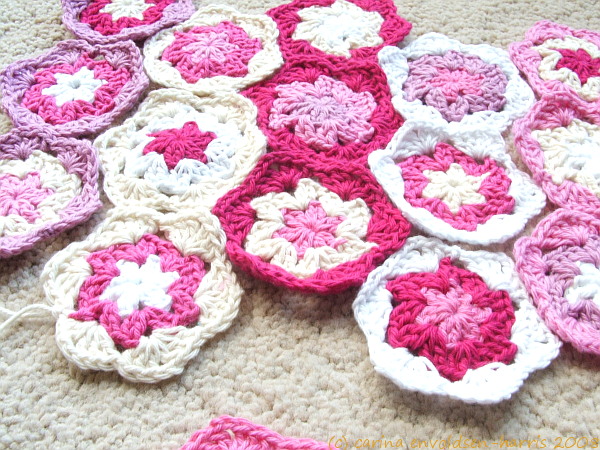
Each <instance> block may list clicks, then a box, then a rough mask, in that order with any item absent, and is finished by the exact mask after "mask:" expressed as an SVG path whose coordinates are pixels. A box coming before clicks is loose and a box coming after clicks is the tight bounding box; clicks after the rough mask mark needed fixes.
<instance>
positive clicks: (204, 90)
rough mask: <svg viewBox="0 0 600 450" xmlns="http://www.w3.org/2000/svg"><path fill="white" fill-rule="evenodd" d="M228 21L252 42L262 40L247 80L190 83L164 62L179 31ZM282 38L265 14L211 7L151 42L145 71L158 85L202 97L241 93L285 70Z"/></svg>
mask: <svg viewBox="0 0 600 450" xmlns="http://www.w3.org/2000/svg"><path fill="white" fill-rule="evenodd" d="M224 21H229V22H231V23H233V24H234V25H237V26H238V27H240V28H242V29H243V30H244V31H245V32H246V33H247V34H248V36H249V37H250V38H251V39H259V40H260V42H261V45H262V50H260V51H259V52H258V53H257V54H256V55H254V56H253V57H252V59H250V61H249V62H248V74H247V75H246V76H244V77H229V76H225V75H218V76H214V77H210V78H201V79H200V80H198V81H197V82H195V83H188V82H187V81H186V80H185V79H184V78H183V77H182V76H181V73H180V72H179V71H178V70H177V69H176V68H175V67H173V65H172V64H171V63H170V62H168V61H163V60H162V59H161V57H162V54H163V52H164V51H165V49H166V48H167V47H169V45H171V44H172V43H173V42H174V41H175V32H176V31H187V30H189V29H191V28H193V27H197V26H216V25H218V24H220V23H221V22H224ZM278 37H279V30H278V29H277V25H276V24H275V22H274V21H273V19H271V18H270V17H269V16H267V15H265V14H260V15H253V14H242V13H240V12H238V11H236V10H235V9H233V8H231V7H228V6H222V5H210V6H207V7H205V8H202V9H199V10H198V11H196V12H195V13H194V15H193V16H192V17H190V18H189V19H188V20H186V21H185V22H183V23H181V24H179V25H177V26H175V27H173V28H169V29H166V30H162V31H160V32H158V33H157V34H155V35H154V36H152V37H151V38H150V39H148V40H147V41H146V42H145V44H144V69H145V71H146V73H147V74H148V76H149V77H150V79H152V80H153V81H154V82H156V83H158V84H161V85H163V86H166V87H174V88H179V89H185V90H189V91H191V92H193V93H195V94H198V95H209V94H212V93H214V92H219V91H240V90H242V89H244V88H245V87H247V86H249V85H251V84H254V83H257V82H259V81H261V80H263V79H265V78H267V77H269V76H270V75H272V74H273V73H274V72H275V71H276V70H277V69H278V68H279V67H281V65H282V64H283V57H282V56H281V52H280V51H279V46H278V45H277V38H278Z"/></svg>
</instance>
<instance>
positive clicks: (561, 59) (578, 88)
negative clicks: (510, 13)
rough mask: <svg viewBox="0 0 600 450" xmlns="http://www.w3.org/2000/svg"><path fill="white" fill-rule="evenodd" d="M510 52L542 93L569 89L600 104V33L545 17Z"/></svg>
mask: <svg viewBox="0 0 600 450" xmlns="http://www.w3.org/2000/svg"><path fill="white" fill-rule="evenodd" d="M509 52H510V56H511V58H512V60H513V61H514V63H515V64H516V65H517V67H518V68H519V69H520V70H521V72H523V74H524V75H525V76H526V77H527V80H528V81H529V83H530V84H531V87H532V88H533V89H534V90H535V92H536V93H537V94H538V95H539V96H540V97H541V96H544V95H547V94H551V95H553V94H554V93H556V92H560V91H562V92H564V91H567V92H570V93H572V94H574V95H576V96H578V97H579V98H580V99H582V100H583V101H586V102H591V103H595V104H596V105H598V104H600V33H598V32H595V31H590V30H574V29H572V28H569V27H567V26H566V25H560V24H557V23H553V22H550V21H547V20H542V21H540V22H538V23H536V24H535V25H534V26H533V27H531V28H530V29H529V30H528V31H527V33H526V35H525V40H524V41H523V42H515V43H513V44H511V45H510V46H509Z"/></svg>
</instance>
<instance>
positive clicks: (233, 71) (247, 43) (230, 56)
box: [162, 22, 262, 83]
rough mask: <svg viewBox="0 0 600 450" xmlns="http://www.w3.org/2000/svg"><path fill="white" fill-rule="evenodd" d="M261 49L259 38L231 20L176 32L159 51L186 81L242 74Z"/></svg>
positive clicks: (241, 75)
mask: <svg viewBox="0 0 600 450" xmlns="http://www.w3.org/2000/svg"><path fill="white" fill-rule="evenodd" d="M261 49H262V44H261V42H260V40H259V39H252V38H250V36H248V33H246V31H245V30H244V29H243V28H241V27H239V26H237V25H234V24H233V23H231V22H221V23H220V24H218V25H217V26H212V27H209V26H204V27H194V28H192V29H190V30H189V31H185V32H181V31H177V32H175V40H174V41H173V43H172V44H171V45H170V46H169V47H167V48H166V49H165V51H164V52H163V54H162V59H163V60H164V61H169V62H170V63H171V64H172V65H173V66H174V67H176V68H177V70H178V71H179V72H180V73H181V76H182V77H183V78H184V79H185V81H187V82H188V83H196V82H197V81H198V80H200V79H201V78H208V77H214V76H217V75H225V76H228V77H244V76H246V75H247V74H248V63H249V62H250V60H251V59H252V57H253V56H254V55H256V54H257V53H258V52H259V51H260V50H261Z"/></svg>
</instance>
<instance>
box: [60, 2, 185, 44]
mask: <svg viewBox="0 0 600 450" xmlns="http://www.w3.org/2000/svg"><path fill="white" fill-rule="evenodd" d="M61 3H62V8H63V17H62V20H63V23H64V25H65V27H66V28H67V29H68V30H69V31H71V32H72V33H73V34H74V35H75V36H77V37H78V38H80V39H85V40H86V41H88V42H89V43H91V44H109V43H113V42H118V41H125V40H127V39H132V40H134V41H137V40H142V39H146V38H147V37H148V36H152V35H153V34H155V33H156V32H157V31H159V30H161V29H162V28H166V27H170V26H173V25H175V24H178V23H179V22H182V21H184V20H186V19H187V18H188V17H190V16H191V15H192V13H193V12H194V5H193V3H192V1H191V0H61Z"/></svg>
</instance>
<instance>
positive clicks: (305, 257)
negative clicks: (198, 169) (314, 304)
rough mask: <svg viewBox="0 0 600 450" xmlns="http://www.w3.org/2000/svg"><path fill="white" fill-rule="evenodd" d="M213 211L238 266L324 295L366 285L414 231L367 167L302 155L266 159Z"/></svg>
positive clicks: (269, 279)
mask: <svg viewBox="0 0 600 450" xmlns="http://www.w3.org/2000/svg"><path fill="white" fill-rule="evenodd" d="M213 213H214V214H215V215H217V216H218V217H219V219H220V220H221V224H222V226H223V229H224V230H225V233H226V235H227V239H228V241H227V252H228V253H229V256H230V257H231V259H232V261H233V262H234V263H236V264H237V265H239V266H240V267H241V268H242V269H244V270H245V271H247V272H249V273H250V274H252V275H253V276H255V277H257V278H260V279H262V280H265V281H267V282H270V283H273V284H275V285H278V286H283V287H286V288H289V289H293V290H297V291H302V292H314V293H318V294H328V293H333V292H339V291H342V290H344V289H347V288H349V287H351V286H355V285H358V284H360V283H362V282H363V281H364V279H365V278H366V277H367V274H368V273H369V272H370V271H371V270H372V269H373V268H374V267H375V266H376V265H377V264H379V263H380V262H382V261H383V260H384V259H385V257H386V256H387V255H389V254H391V253H392V252H393V251H395V250H397V249H398V248H400V247H401V246H402V244H403V243H404V240H405V239H406V237H407V236H408V233H409V232H410V225H409V223H408V222H407V221H406V220H405V219H404V218H403V217H402V214H401V213H400V211H398V210H397V209H395V208H394V207H393V206H392V204H391V203H390V202H389V200H388V199H387V197H386V196H385V193H384V192H383V189H381V187H380V186H379V185H378V184H377V183H376V181H375V179H374V178H373V176H372V175H371V174H370V173H369V172H368V171H367V170H365V169H363V168H362V166H358V165H354V164H351V163H345V164H341V163H337V162H335V161H332V160H328V159H321V158H319V157H316V158H315V157H311V156H306V155H302V154H296V153H294V152H286V153H283V152H277V153H272V154H268V155H266V156H264V157H263V158H262V159H261V161H259V163H258V165H257V167H256V168H255V169H254V170H253V171H252V172H251V173H250V175H248V178H246V180H245V181H244V183H242V185H241V186H240V187H239V188H237V189H235V190H233V191H231V192H229V193H228V194H227V195H225V196H224V197H222V198H221V199H219V201H218V202H217V205H216V206H215V208H214V209H213Z"/></svg>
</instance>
